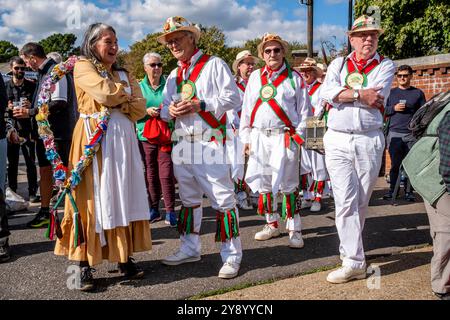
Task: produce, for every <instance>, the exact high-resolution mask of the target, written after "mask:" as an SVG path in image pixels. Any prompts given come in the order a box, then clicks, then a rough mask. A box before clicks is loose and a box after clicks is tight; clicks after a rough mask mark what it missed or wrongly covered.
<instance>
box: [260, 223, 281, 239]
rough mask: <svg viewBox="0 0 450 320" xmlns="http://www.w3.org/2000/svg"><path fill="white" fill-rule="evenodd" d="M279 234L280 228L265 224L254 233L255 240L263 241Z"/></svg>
mask: <svg viewBox="0 0 450 320" xmlns="http://www.w3.org/2000/svg"><path fill="white" fill-rule="evenodd" d="M279 235H280V230H278V228H274V227H271V226H270V225H268V224H266V225H265V226H264V228H263V229H262V230H261V231H259V232H257V233H256V234H255V240H258V241H264V240H269V239H271V238H274V237H278V236H279Z"/></svg>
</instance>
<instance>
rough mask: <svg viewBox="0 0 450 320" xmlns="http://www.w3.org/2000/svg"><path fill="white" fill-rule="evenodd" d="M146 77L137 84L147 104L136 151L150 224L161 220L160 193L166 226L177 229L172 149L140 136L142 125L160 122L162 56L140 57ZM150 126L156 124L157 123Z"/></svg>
mask: <svg viewBox="0 0 450 320" xmlns="http://www.w3.org/2000/svg"><path fill="white" fill-rule="evenodd" d="M143 63H144V70H145V73H146V75H145V77H144V79H143V80H142V81H141V82H140V86H141V91H142V95H143V96H144V98H145V99H146V101H147V104H146V107H147V115H146V116H145V117H144V118H142V119H140V120H138V121H137V123H136V130H137V136H138V139H139V150H140V151H141V156H142V160H143V161H144V165H145V177H146V186H147V192H148V201H149V205H150V222H152V223H153V222H155V221H159V220H161V214H160V213H159V201H160V200H161V190H162V195H163V197H164V204H165V207H166V217H165V223H166V224H168V225H170V226H171V227H176V226H177V216H176V214H175V181H174V175H173V163H172V158H171V149H172V148H171V146H170V145H165V146H164V145H161V144H159V141H152V142H150V141H148V140H147V138H145V137H144V136H143V132H144V127H145V123H146V121H147V120H149V119H150V118H157V119H156V121H162V120H161V119H159V113H160V111H161V109H160V106H161V103H162V101H163V90H164V86H165V84H166V79H165V77H164V76H163V64H162V62H161V56H160V55H159V54H158V53H155V52H149V53H147V54H146V55H145V56H144V58H143ZM152 124H155V125H158V124H157V123H156V122H152Z"/></svg>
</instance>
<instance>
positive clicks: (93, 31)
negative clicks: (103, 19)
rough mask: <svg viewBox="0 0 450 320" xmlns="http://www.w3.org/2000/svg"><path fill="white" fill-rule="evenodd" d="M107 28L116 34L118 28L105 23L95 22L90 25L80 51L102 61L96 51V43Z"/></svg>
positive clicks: (86, 55) (88, 56) (90, 57)
mask: <svg viewBox="0 0 450 320" xmlns="http://www.w3.org/2000/svg"><path fill="white" fill-rule="evenodd" d="M105 30H108V31H111V32H113V33H114V34H116V30H114V28H113V27H111V26H110V25H107V24H105V23H94V24H91V25H90V26H89V27H88V29H87V30H86V32H85V33H84V37H83V43H82V45H81V50H80V51H81V52H80V53H81V55H82V56H85V57H86V58H88V59H93V60H96V61H98V62H101V61H100V58H99V57H98V55H97V52H96V51H95V45H96V43H97V42H98V41H99V40H100V38H101V37H102V34H103V32H104V31H105ZM113 68H114V66H113Z"/></svg>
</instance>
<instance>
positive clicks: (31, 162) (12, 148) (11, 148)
mask: <svg viewBox="0 0 450 320" xmlns="http://www.w3.org/2000/svg"><path fill="white" fill-rule="evenodd" d="M20 149H22V154H23V157H24V159H25V164H26V166H27V179H28V193H29V194H30V195H35V194H36V191H37V189H38V185H37V170H36V152H35V143H34V142H33V141H29V140H27V141H26V142H25V143H24V144H22V145H20V144H12V143H8V151H7V153H8V186H9V187H10V188H11V189H12V190H13V191H14V192H16V191H17V174H18V172H19V154H20Z"/></svg>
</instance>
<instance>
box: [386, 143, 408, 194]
mask: <svg viewBox="0 0 450 320" xmlns="http://www.w3.org/2000/svg"><path fill="white" fill-rule="evenodd" d="M408 152H409V148H408V145H407V144H406V143H405V142H403V140H402V138H392V139H391V143H390V144H389V155H390V156H391V171H390V172H389V182H390V184H391V186H390V189H391V191H394V188H395V183H396V182H397V178H398V175H399V170H400V165H401V164H402V161H403V159H405V157H406V155H407V154H408Z"/></svg>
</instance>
